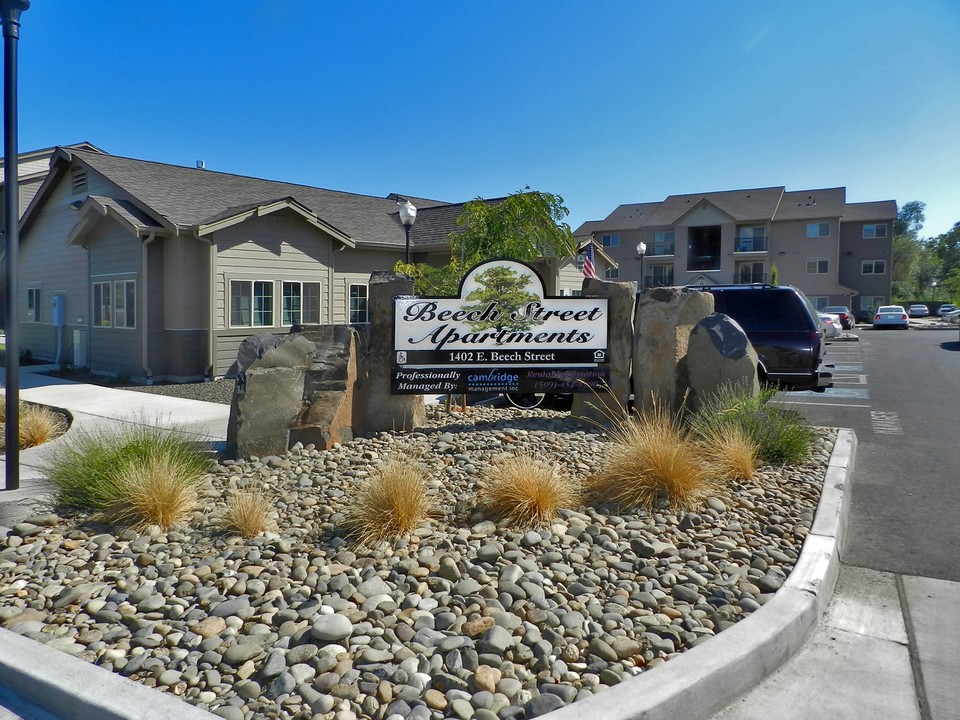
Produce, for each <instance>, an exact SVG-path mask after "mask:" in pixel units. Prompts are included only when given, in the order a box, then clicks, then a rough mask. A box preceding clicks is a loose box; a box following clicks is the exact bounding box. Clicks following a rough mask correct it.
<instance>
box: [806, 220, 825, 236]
mask: <svg viewBox="0 0 960 720" xmlns="http://www.w3.org/2000/svg"><path fill="white" fill-rule="evenodd" d="M807 237H808V238H817V237H830V223H807Z"/></svg>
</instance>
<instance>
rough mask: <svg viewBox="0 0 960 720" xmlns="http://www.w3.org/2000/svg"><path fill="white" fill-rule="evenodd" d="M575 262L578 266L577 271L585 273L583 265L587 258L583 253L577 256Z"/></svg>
mask: <svg viewBox="0 0 960 720" xmlns="http://www.w3.org/2000/svg"><path fill="white" fill-rule="evenodd" d="M575 262H576V265H577V270H579V271H580V272H583V264H584V263H585V262H586V258H584V256H583V253H578V254H577V257H576V260H575Z"/></svg>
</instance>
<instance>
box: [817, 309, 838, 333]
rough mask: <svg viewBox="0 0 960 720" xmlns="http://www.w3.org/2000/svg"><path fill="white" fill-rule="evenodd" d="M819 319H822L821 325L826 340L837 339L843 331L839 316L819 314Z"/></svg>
mask: <svg viewBox="0 0 960 720" xmlns="http://www.w3.org/2000/svg"><path fill="white" fill-rule="evenodd" d="M817 317H819V318H820V325H822V326H823V336H824V337H825V338H835V337H837V336H838V335H839V334H840V333H841V332H842V331H843V326H842V325H841V324H840V316H839V315H834V314H833V313H819V314H818V315H817Z"/></svg>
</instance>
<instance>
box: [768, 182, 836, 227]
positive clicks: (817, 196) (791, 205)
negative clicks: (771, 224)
mask: <svg viewBox="0 0 960 720" xmlns="http://www.w3.org/2000/svg"><path fill="white" fill-rule="evenodd" d="M846 198H847V189H846V188H844V187H839V188H824V189H822V190H797V191H794V192H785V193H784V194H783V199H782V200H781V201H780V207H778V208H777V214H776V215H774V217H773V219H774V220H815V219H818V218H834V217H840V216H841V215H843V207H844V204H845V203H846Z"/></svg>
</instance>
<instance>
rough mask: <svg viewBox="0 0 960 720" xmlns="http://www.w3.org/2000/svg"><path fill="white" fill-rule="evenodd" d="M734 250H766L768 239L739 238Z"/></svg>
mask: <svg viewBox="0 0 960 720" xmlns="http://www.w3.org/2000/svg"><path fill="white" fill-rule="evenodd" d="M733 251H734V252H738V253H739V252H766V251H767V239H766V238H765V237H749V238H737V244H736V245H734V247H733Z"/></svg>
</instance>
